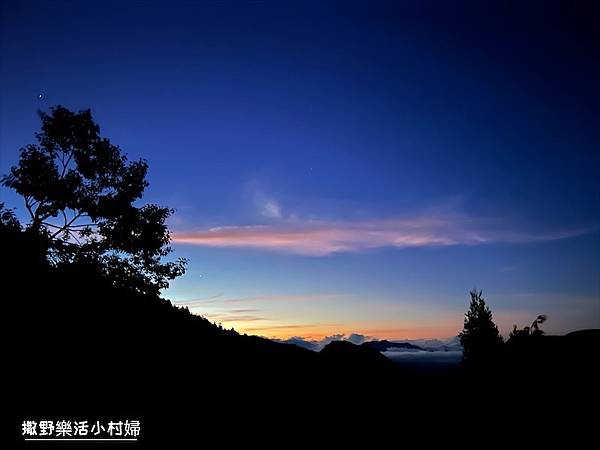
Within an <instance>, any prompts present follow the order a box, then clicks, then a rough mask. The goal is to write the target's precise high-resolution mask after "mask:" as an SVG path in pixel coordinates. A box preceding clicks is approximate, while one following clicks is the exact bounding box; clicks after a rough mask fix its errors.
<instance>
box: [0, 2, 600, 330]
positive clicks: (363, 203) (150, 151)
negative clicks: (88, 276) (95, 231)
mask: <svg viewBox="0 0 600 450" xmlns="http://www.w3.org/2000/svg"><path fill="white" fill-rule="evenodd" d="M419 3H423V2H373V1H371V2H359V3H353V2H309V1H298V2H270V1H261V2H191V1H186V2H177V1H169V2H150V1H145V2H114V3H110V2H100V3H95V2H91V1H89V2H75V1H72V2H64V1H52V2H50V1H47V2H21V1H8V2H2V6H0V8H1V9H0V11H1V17H0V172H1V173H6V172H7V171H8V169H9V167H10V166H11V165H13V164H15V163H16V161H17V159H18V150H19V148H20V147H22V146H24V145H26V144H28V143H30V142H33V133H34V132H35V131H37V130H38V128H39V121H38V118H37V116H36V110H37V109H47V108H49V107H50V106H53V105H56V104H62V105H64V106H67V107H69V108H71V109H83V108H88V107H89V108H91V109H92V112H93V114H94V117H95V119H96V120H97V121H98V123H99V124H100V126H101V131H102V133H103V134H104V135H106V136H107V137H109V138H110V139H111V140H112V141H113V142H114V143H116V144H118V145H120V146H121V147H122V148H123V150H124V151H126V152H127V153H128V155H129V156H130V158H134V159H135V158H139V157H143V158H146V159H147V160H148V163H149V165H150V173H149V181H150V183H151V184H150V187H149V189H148V191H147V195H146V196H145V199H144V200H145V201H148V202H157V203H159V204H161V205H165V206H171V207H173V208H175V209H176V210H177V213H176V215H175V216H174V217H173V218H172V220H171V228H172V230H173V237H174V240H175V243H174V249H175V252H176V255H177V256H185V257H187V258H189V259H190V263H189V270H188V272H187V274H186V275H185V276H183V277H181V278H180V279H179V280H177V281H175V282H174V283H173V284H172V286H171V288H169V289H168V290H167V291H166V292H165V296H166V297H167V298H170V299H172V300H174V301H176V302H181V303H185V304H187V305H188V306H189V307H190V308H191V309H192V310H193V311H194V312H197V313H199V314H203V315H206V316H207V317H208V318H210V319H211V320H214V321H218V322H221V323H223V325H224V326H227V327H231V326H233V327H235V328H236V329H237V330H238V331H242V332H248V333H252V334H259V335H265V336H269V337H278V338H287V337H291V336H302V337H304V338H311V339H320V338H322V337H324V336H327V335H332V334H338V333H340V334H350V333H360V334H364V335H367V336H372V337H379V338H392V339H404V338H434V337H449V336H452V335H454V334H456V333H457V332H458V331H459V330H460V328H461V327H462V320H463V313H464V311H465V310H466V308H467V307H468V300H469V297H468V292H469V290H470V289H472V288H473V287H477V288H480V289H482V290H483V292H484V297H486V298H487V300H488V303H489V304H490V306H491V308H492V310H493V311H494V315H495V318H496V320H497V322H498V323H499V325H500V327H501V331H502V332H503V333H504V334H507V333H508V331H509V330H510V328H511V327H512V324H513V323H516V324H518V325H520V326H524V325H526V324H527V323H530V322H531V321H532V320H533V318H534V317H535V316H537V315H538V314H547V315H548V316H549V320H548V322H547V323H546V324H545V329H546V330H547V331H549V332H553V333H563V332H567V331H571V330H574V329H579V328H588V327H600V281H599V280H600V232H599V230H600V228H599V227H600V185H599V181H598V180H599V175H598V174H599V169H600V151H599V148H600V137H599V131H598V130H599V129H600V127H599V125H600V107H599V105H600V91H599V88H598V86H599V83H598V80H600V51H599V46H598V42H600V33H599V30H600V20H599V17H600V16H599V15H598V13H597V11H593V10H591V9H585V8H583V7H574V6H566V5H567V3H573V2H565V5H563V6H556V5H551V2H539V3H536V2H530V3H529V2H528V3H529V4H530V6H529V7H528V8H527V9H526V10H523V9H511V8H506V7H493V8H492V7H489V6H488V7H487V9H486V10H485V11H484V10H481V9H475V8H474V7H473V5H470V6H468V5H467V4H466V3H465V4H461V3H460V2H459V3H458V4H457V3H456V2H426V3H427V6H425V7H417V6H415V5H418V4H419ZM451 3H452V5H451ZM503 3H505V2H503ZM591 3H592V2H590V5H591ZM486 4H487V2H486ZM40 96H41V98H40ZM1 198H2V201H5V202H6V203H7V204H8V205H9V206H16V207H17V212H22V204H21V202H20V200H19V199H18V198H16V197H15V196H14V195H13V194H12V193H11V192H8V191H7V190H6V189H4V188H3V189H2V191H1ZM82 301H85V299H82Z"/></svg>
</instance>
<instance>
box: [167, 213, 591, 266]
mask: <svg viewBox="0 0 600 450" xmlns="http://www.w3.org/2000/svg"><path fill="white" fill-rule="evenodd" d="M594 230H595V228H577V229H566V230H545V231H535V230H521V229H515V228H512V227H510V226H509V225H508V224H507V223H505V221H502V220H499V219H478V218H473V217H468V216H464V215H457V214H450V215H445V216H443V215H438V216H430V217H413V218H397V219H378V220H369V221H356V222H352V221H350V222H336V221H333V222H328V221H316V220H306V221H303V220H286V221H281V222H280V223H279V224H278V225H250V226H223V227H214V228H209V229H206V230H196V231H187V232H186V231H180V232H175V233H173V241H174V242H175V243H179V244H192V245H200V246H207V247H238V248H256V249H263V250H271V251H281V252H289V253H295V254H299V255H309V256H325V255H330V254H333V253H340V252H357V251H362V250H367V249H373V248H381V247H396V248H405V247H433V246H451V245H479V244H486V243H494V242H505V243H530V242H543V241H553V240H558V239H565V238H570V237H575V236H580V235H583V234H587V233H589V232H592V231H594Z"/></svg>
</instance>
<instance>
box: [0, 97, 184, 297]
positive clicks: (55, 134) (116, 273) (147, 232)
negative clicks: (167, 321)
mask: <svg viewBox="0 0 600 450" xmlns="http://www.w3.org/2000/svg"><path fill="white" fill-rule="evenodd" d="M39 116H40V119H41V122H42V126H41V131H40V132H39V133H36V138H37V143H36V144H30V145H27V146H26V147H25V148H22V149H21V154H20V159H19V162H18V164H17V165H16V166H13V167H12V168H11V169H10V173H9V174H8V175H6V176H4V177H3V178H2V184H3V185H4V186H7V187H9V188H12V189H14V190H15V191H16V192H17V193H18V194H20V195H21V196H22V197H23V198H24V201H25V209H26V210H27V213H28V214H29V222H28V224H27V229H28V230H30V231H33V232H35V233H38V234H40V235H43V236H45V237H46V238H47V240H48V256H49V259H50V260H51V261H52V262H53V263H55V264H61V263H66V262H76V261H80V262H81V261H85V262H87V263H95V264H98V266H99V267H101V268H102V270H103V271H104V272H106V273H108V274H110V276H111V278H112V279H113V280H114V281H115V283H117V284H124V285H127V286H129V287H132V288H134V289H137V290H139V291H143V292H154V293H158V291H159V290H160V289H162V288H165V287H167V286H168V282H169V280H172V279H174V278H175V277H177V276H179V275H181V274H183V272H184V270H185V263H186V261H185V260H184V259H181V258H180V259H177V260H175V261H166V262H165V261H163V259H164V258H165V257H166V256H167V255H168V254H169V253H171V248H170V247H169V242H170V236H169V230H168V228H167V226H166V224H165V221H166V219H167V218H168V217H169V216H170V215H171V214H172V213H173V210H171V209H169V208H164V207H160V206H158V205H154V204H146V205H142V206H138V205H136V202H137V201H138V200H139V199H140V198H141V197H142V195H143V193H144V190H145V188H146V187H147V186H148V182H147V180H146V174H147V171H148V164H147V162H146V161H145V160H143V159H140V160H137V161H129V160H128V159H127V156H126V155H125V154H123V153H122V151H121V149H120V148H119V147H118V146H116V145H113V144H112V143H111V142H110V140H109V139H107V138H105V137H102V136H101V135H100V127H99V126H98V124H96V123H95V122H94V120H93V118H92V114H91V111H90V110H89V109H88V110H84V111H79V112H72V111H70V110H69V109H67V108H65V107H62V106H57V107H54V108H52V109H51V110H50V113H49V114H47V113H45V112H39Z"/></svg>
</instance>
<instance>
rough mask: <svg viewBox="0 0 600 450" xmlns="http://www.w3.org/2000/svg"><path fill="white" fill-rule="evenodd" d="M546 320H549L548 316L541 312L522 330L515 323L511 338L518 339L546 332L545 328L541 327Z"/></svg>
mask: <svg viewBox="0 0 600 450" xmlns="http://www.w3.org/2000/svg"><path fill="white" fill-rule="evenodd" d="M546 320H548V317H547V316H546V315H545V314H540V315H539V316H537V317H536V318H535V320H534V321H533V322H532V323H531V326H530V327H524V328H523V329H522V330H519V329H518V328H517V326H516V325H513V330H512V331H511V332H510V336H509V337H510V338H511V339H513V338H515V339H516V338H523V337H528V336H542V335H543V334H544V330H542V329H540V325H541V324H543V323H544V322H545V321H546Z"/></svg>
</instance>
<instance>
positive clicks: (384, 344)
mask: <svg viewBox="0 0 600 450" xmlns="http://www.w3.org/2000/svg"><path fill="white" fill-rule="evenodd" d="M361 346H362V347H368V348H372V349H373V350H377V351H378V352H385V351H387V350H389V349H390V348H400V349H406V350H424V349H423V348H421V347H419V346H418V345H414V344H410V343H408V342H390V341H386V340H382V341H368V342H364V343H362V344H361Z"/></svg>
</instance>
